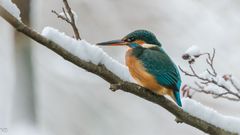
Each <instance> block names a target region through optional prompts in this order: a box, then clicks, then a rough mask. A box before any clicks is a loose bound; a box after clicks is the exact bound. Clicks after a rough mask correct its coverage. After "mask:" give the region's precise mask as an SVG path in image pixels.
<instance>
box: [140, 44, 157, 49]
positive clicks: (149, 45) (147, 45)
mask: <svg viewBox="0 0 240 135" xmlns="http://www.w3.org/2000/svg"><path fill="white" fill-rule="evenodd" d="M142 47H143V48H152V47H156V45H154V44H146V43H145V44H142Z"/></svg>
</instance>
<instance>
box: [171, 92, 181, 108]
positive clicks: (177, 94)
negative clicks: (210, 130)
mask: <svg viewBox="0 0 240 135" xmlns="http://www.w3.org/2000/svg"><path fill="white" fill-rule="evenodd" d="M173 94H174V98H175V99H174V100H175V101H176V102H177V104H178V106H180V107H182V102H181V97H180V93H179V91H174V92H173Z"/></svg>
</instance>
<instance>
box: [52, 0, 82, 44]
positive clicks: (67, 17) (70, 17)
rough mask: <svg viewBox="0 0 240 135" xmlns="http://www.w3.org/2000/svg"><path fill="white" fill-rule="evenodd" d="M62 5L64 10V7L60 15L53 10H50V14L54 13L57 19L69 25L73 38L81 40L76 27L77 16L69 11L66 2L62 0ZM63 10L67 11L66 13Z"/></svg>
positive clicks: (69, 8)
mask: <svg viewBox="0 0 240 135" xmlns="http://www.w3.org/2000/svg"><path fill="white" fill-rule="evenodd" d="M63 3H64V6H65V8H64V7H63V8H62V13H58V12H56V11H55V10H52V13H54V14H55V15H56V16H57V17H58V18H60V19H62V20H64V21H66V22H67V23H69V24H70V25H71V26H72V29H73V32H74V35H75V38H76V39H77V40H81V37H80V34H79V30H78V28H77V26H76V18H77V14H76V13H75V12H74V11H73V10H72V9H71V7H70V6H69V4H68V1H67V0H63ZM65 9H66V10H67V12H66V10H65Z"/></svg>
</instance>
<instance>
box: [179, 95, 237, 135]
mask: <svg viewBox="0 0 240 135" xmlns="http://www.w3.org/2000/svg"><path fill="white" fill-rule="evenodd" d="M182 102H183V110H185V111H186V112H188V113H190V114H192V115H193V116H196V117H198V118H201V119H203V120H205V121H207V122H209V123H211V124H213V125H216V126H218V127H220V128H223V129H226V130H228V131H232V132H235V133H238V134H240V118H237V117H232V116H225V115H223V114H220V113H219V112H217V111H216V110H213V109H212V108H209V107H206V106H204V105H202V104H201V103H199V102H197V101H195V100H192V99H189V98H183V99H182Z"/></svg>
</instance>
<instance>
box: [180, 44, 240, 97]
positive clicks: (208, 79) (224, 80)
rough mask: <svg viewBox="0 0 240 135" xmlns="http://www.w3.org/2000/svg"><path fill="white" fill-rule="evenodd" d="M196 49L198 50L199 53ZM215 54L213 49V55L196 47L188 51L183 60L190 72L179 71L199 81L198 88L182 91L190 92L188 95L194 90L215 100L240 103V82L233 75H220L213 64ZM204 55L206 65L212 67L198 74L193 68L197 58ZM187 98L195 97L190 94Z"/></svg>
mask: <svg viewBox="0 0 240 135" xmlns="http://www.w3.org/2000/svg"><path fill="white" fill-rule="evenodd" d="M194 49H197V51H196V50H194ZM189 50H191V51H189ZM192 52H194V53H192ZM196 52H198V53H196ZM193 54H194V55H193ZM215 54H216V51H215V49H213V53H212V54H210V53H200V50H199V48H198V47H195V46H194V47H191V48H190V49H188V51H186V53H185V54H184V55H183V59H184V60H187V61H188V63H189V68H190V72H189V71H186V70H184V69H182V68H181V67H179V69H180V70H181V71H182V72H183V73H184V74H185V75H187V76H190V77H194V78H196V79H197V81H196V82H195V84H196V87H192V86H187V87H183V88H182V91H188V93H190V92H189V91H191V90H193V91H195V92H201V93H205V94H211V95H213V97H214V98H225V99H228V100H232V101H240V83H239V81H238V80H237V79H236V78H235V77H232V75H223V76H219V75H218V73H217V72H216V69H215V67H214V64H213V62H214V58H215ZM204 55H207V58H206V63H207V65H208V66H209V67H210V69H208V68H207V69H206V70H205V71H204V72H203V73H201V74H198V73H197V72H196V71H195V69H194V67H193V63H194V62H196V59H197V58H201V56H204ZM214 86H215V87H214ZM215 89H216V90H215ZM185 93H186V92H185ZM187 96H188V97H192V96H193V95H191V94H188V95H187Z"/></svg>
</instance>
